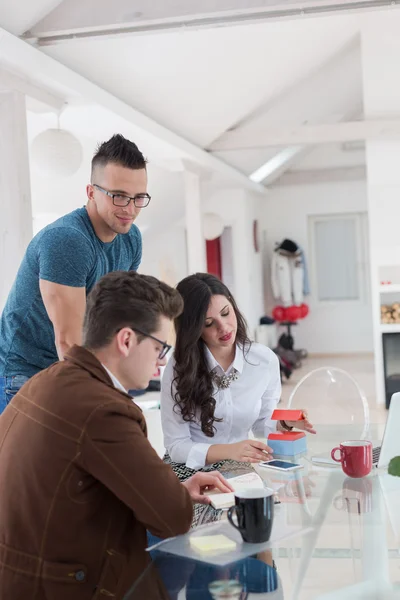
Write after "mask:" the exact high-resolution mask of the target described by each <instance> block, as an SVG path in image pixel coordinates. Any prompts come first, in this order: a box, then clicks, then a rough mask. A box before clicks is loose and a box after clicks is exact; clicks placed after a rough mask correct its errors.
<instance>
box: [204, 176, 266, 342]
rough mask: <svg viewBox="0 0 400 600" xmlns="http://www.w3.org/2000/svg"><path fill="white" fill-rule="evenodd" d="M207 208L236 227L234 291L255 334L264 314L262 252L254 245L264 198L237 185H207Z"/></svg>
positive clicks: (233, 237) (234, 236)
mask: <svg viewBox="0 0 400 600" xmlns="http://www.w3.org/2000/svg"><path fill="white" fill-rule="evenodd" d="M203 197H204V203H203V210H204V212H214V213H216V214H218V215H220V216H221V218H222V219H223V221H224V224H225V226H226V227H231V228H232V248H233V253H232V263H233V264H232V272H233V286H232V290H231V291H232V293H233V295H234V297H235V300H236V302H237V304H238V306H239V309H240V311H241V312H242V313H243V314H244V316H245V317H246V319H247V322H248V325H249V330H250V334H251V337H254V330H255V327H256V326H257V324H258V321H259V318H260V317H261V316H262V315H263V314H264V308H263V306H264V298H263V291H262V286H263V284H262V265H261V252H258V253H256V252H255V249H254V244H253V221H254V220H255V219H259V217H260V215H261V210H262V206H263V202H264V200H265V199H264V198H263V197H262V196H260V195H257V194H252V193H250V192H247V191H245V190H241V189H237V188H231V189H230V188H225V189H220V190H215V189H214V191H213V190H212V188H210V186H209V185H206V186H203Z"/></svg>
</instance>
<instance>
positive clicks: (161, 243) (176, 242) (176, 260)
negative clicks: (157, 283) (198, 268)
mask: <svg viewBox="0 0 400 600" xmlns="http://www.w3.org/2000/svg"><path fill="white" fill-rule="evenodd" d="M187 269H188V268H187V252H186V232H185V228H184V227H183V225H181V224H179V223H177V224H174V225H172V226H171V227H169V228H168V229H167V230H165V231H164V232H162V233H161V232H159V233H157V232H156V233H152V232H151V230H149V231H145V232H144V234H143V259H142V263H141V265H140V269H139V271H140V273H144V274H146V275H153V277H157V278H158V279H162V280H163V281H165V282H166V283H168V284H169V285H172V286H175V285H176V284H177V283H179V281H180V280H181V279H183V278H184V277H186V275H188V270H187Z"/></svg>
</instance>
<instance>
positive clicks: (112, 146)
mask: <svg viewBox="0 0 400 600" xmlns="http://www.w3.org/2000/svg"><path fill="white" fill-rule="evenodd" d="M108 163H114V164H116V165H120V166H121V167H126V168H127V169H133V170H138V169H145V168H146V164H147V161H146V159H145V158H144V156H143V154H142V153H141V152H140V150H139V148H138V147H137V146H136V144H134V143H133V142H131V141H130V140H127V139H126V138H124V136H123V135H121V134H120V133H117V134H115V135H113V136H112V138H110V139H109V140H108V141H107V142H103V143H102V144H99V145H98V146H97V149H96V152H95V154H94V156H93V159H92V176H93V171H94V169H95V168H96V167H105V166H106V165H108Z"/></svg>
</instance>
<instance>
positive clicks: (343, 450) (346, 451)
mask: <svg viewBox="0 0 400 600" xmlns="http://www.w3.org/2000/svg"><path fill="white" fill-rule="evenodd" d="M337 450H339V452H340V458H336V456H335V454H336V452H337ZM331 457H332V458H333V460H334V461H336V462H340V463H342V469H343V472H344V473H346V475H348V476H349V477H365V475H368V473H370V472H371V469H372V442H367V441H365V440H354V441H350V442H342V443H341V444H340V447H339V448H334V449H333V450H332V452H331Z"/></svg>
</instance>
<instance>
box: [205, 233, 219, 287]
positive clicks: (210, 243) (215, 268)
mask: <svg viewBox="0 0 400 600" xmlns="http://www.w3.org/2000/svg"><path fill="white" fill-rule="evenodd" d="M206 254H207V272H208V273H210V274H211V275H216V276H217V277H219V278H220V279H222V264H221V238H220V237H218V238H215V240H206Z"/></svg>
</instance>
